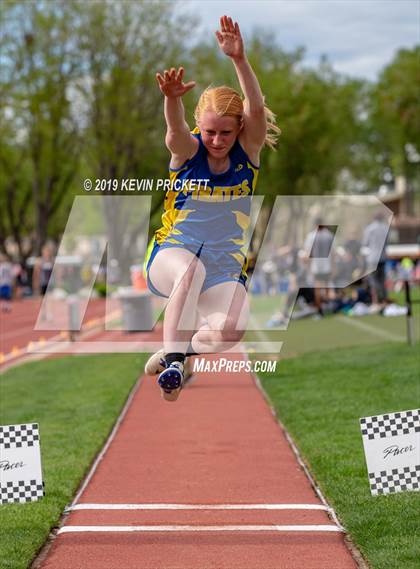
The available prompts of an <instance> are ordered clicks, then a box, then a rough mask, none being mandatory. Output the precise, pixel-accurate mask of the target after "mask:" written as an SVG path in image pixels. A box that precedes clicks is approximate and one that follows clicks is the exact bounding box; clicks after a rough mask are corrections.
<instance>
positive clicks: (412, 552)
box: [261, 344, 420, 569]
mask: <svg viewBox="0 0 420 569" xmlns="http://www.w3.org/2000/svg"><path fill="white" fill-rule="evenodd" d="M418 370H419V359H418V355H417V351H416V350H415V349H414V348H410V347H408V346H405V345H399V344H381V345H376V346H374V345H372V346H364V347H358V348H352V349H348V348H347V349H334V350H333V351H332V350H330V351H329V352H322V353H313V354H302V355H301V356H300V357H298V358H294V359H287V360H282V361H280V364H279V365H278V366H277V373H276V374H261V379H262V383H263V387H264V389H265V390H266V392H267V394H268V396H269V398H270V400H271V402H272V405H273V406H274V407H275V409H276V411H277V413H278V416H279V417H280V419H281V421H282V422H283V423H284V425H285V427H286V428H287V430H288V432H289V433H290V434H291V436H292V437H293V439H294V441H295V442H296V444H297V446H298V448H299V450H300V452H301V453H302V455H303V457H304V459H305V461H306V462H307V463H308V464H309V466H310V470H311V472H312V474H313V476H314V478H315V480H316V482H317V483H318V485H319V486H320V488H321V490H322V492H323V493H324V494H325V495H326V496H327V499H328V501H329V502H330V504H331V505H332V506H333V507H334V508H335V510H336V511H337V513H338V515H339V518H340V520H341V522H342V523H343V524H344V526H345V527H346V529H347V530H348V532H349V533H350V535H351V537H352V539H353V541H354V542H355V543H356V545H357V546H358V547H359V549H360V550H361V551H362V553H363V555H364V556H365V557H366V558H367V559H368V561H369V563H370V565H371V567H372V568H373V569H399V568H404V569H414V568H417V567H418V566H419V565H418V562H419V559H420V542H419V540H418V535H419V533H420V521H419V511H420V493H419V492H403V493H400V494H393V495H388V496H377V497H373V496H371V494H370V489H369V484H368V478H367V470H366V464H365V459H364V453H363V445H362V438H361V434H360V428H359V418H360V417H363V416H369V415H375V414H382V413H386V412H392V411H402V410H408V409H413V408H416V407H418V405H419V402H420V386H419V382H418Z"/></svg>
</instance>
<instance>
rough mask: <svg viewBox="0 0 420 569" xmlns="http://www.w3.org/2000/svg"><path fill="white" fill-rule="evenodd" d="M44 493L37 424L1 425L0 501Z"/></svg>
mask: <svg viewBox="0 0 420 569" xmlns="http://www.w3.org/2000/svg"><path fill="white" fill-rule="evenodd" d="M43 496H44V482H43V480H42V468H41V453H40V446H39V429H38V424H37V423H29V424H24V425H5V426H0V504H7V503H11V502H18V503H24V502H33V501H36V500H39V498H42V497H43Z"/></svg>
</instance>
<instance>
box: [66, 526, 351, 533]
mask: <svg viewBox="0 0 420 569" xmlns="http://www.w3.org/2000/svg"><path fill="white" fill-rule="evenodd" d="M169 531H172V532H183V531H189V532H202V531H212V532H217V531H219V532H220V531H253V532H259V531H327V532H342V531H343V530H342V529H341V528H339V527H337V526H334V525H315V526H310V525H306V526H305V525H302V526H278V525H266V526H251V525H249V526H246V525H242V526H187V525H185V526H181V525H176V526H175V525H174V526H64V527H62V528H60V529H59V530H58V532H57V533H58V534H61V533H82V532H104V533H109V532H169Z"/></svg>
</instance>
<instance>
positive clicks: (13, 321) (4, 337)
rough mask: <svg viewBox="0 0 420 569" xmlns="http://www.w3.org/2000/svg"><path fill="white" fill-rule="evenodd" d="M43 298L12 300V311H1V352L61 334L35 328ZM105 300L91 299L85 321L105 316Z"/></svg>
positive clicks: (21, 347) (56, 331)
mask: <svg viewBox="0 0 420 569" xmlns="http://www.w3.org/2000/svg"><path fill="white" fill-rule="evenodd" d="M41 302H42V299H41V298H25V299H22V300H14V301H13V302H12V310H11V312H6V313H4V312H2V313H0V353H3V354H7V353H8V352H11V351H12V349H13V348H18V349H25V348H26V347H27V345H28V343H29V342H38V341H39V340H40V338H44V339H45V340H48V339H50V338H52V337H54V336H57V334H59V331H58V330H35V325H36V322H37V319H38V315H39V311H40V307H41ZM104 315H105V301H104V300H103V299H92V300H90V301H89V303H88V306H87V310H86V314H85V317H84V320H83V321H84V323H86V322H88V321H89V320H91V319H93V318H103V317H104Z"/></svg>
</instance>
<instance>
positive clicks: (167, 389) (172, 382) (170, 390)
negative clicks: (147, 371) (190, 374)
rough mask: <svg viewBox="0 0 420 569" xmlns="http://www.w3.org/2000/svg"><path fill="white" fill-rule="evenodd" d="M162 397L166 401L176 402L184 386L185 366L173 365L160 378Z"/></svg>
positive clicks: (176, 363) (175, 363)
mask: <svg viewBox="0 0 420 569" xmlns="http://www.w3.org/2000/svg"><path fill="white" fill-rule="evenodd" d="M158 384H159V386H160V389H161V393H162V397H163V398H164V399H165V400H166V401H176V400H177V399H178V396H179V394H180V392H181V389H182V386H183V384H184V364H183V363H181V362H173V363H171V364H170V365H169V366H168V367H167V368H166V369H165V370H163V371H162V373H161V374H160V375H159V377H158Z"/></svg>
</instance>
